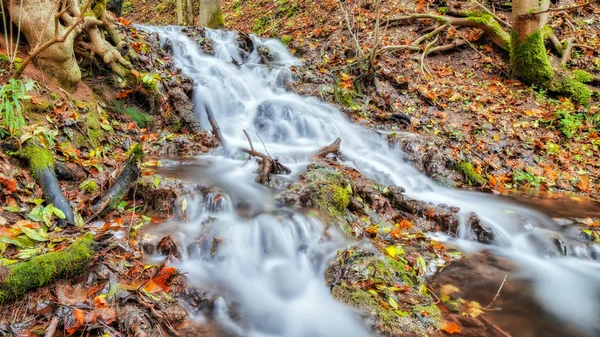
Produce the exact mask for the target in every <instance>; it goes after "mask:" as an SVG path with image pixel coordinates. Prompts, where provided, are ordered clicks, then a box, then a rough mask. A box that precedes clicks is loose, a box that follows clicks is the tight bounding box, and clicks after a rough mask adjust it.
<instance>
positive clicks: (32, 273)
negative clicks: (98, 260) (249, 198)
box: [0, 233, 94, 304]
mask: <svg viewBox="0 0 600 337" xmlns="http://www.w3.org/2000/svg"><path fill="white" fill-rule="evenodd" d="M93 252H94V236H93V235H92V234H91V233H88V234H86V235H85V236H84V237H82V238H80V239H77V240H76V241H75V242H73V244H71V246H69V247H67V248H66V249H64V250H62V251H60V252H52V253H47V254H43V255H39V256H35V257H33V258H31V260H29V261H26V262H21V263H16V264H12V265H9V266H6V267H0V304H4V303H5V302H7V301H12V300H15V299H17V298H18V297H20V296H22V295H24V294H26V293H27V292H28V291H29V290H32V289H35V288H38V287H42V286H44V285H46V284H49V283H51V282H52V281H54V280H56V279H58V278H63V277H71V276H74V275H77V274H78V273H80V272H82V271H83V270H85V268H86V266H87V265H88V262H89V261H90V260H91V258H92V255H93Z"/></svg>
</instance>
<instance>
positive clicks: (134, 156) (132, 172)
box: [92, 144, 144, 218]
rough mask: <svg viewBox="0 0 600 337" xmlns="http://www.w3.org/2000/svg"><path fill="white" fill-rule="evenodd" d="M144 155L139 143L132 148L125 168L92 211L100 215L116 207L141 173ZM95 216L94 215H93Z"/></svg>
mask: <svg viewBox="0 0 600 337" xmlns="http://www.w3.org/2000/svg"><path fill="white" fill-rule="evenodd" d="M143 157H144V151H143V150H142V147H141V146H140V145H139V144H136V145H135V146H133V148H132V149H131V155H130V156H129V159H127V164H126V165H125V168H124V169H123V171H122V172H121V174H119V177H118V178H117V180H116V181H115V183H114V184H113V185H112V186H111V187H110V189H109V190H108V191H107V192H106V194H104V195H103V196H102V197H101V198H100V200H98V201H97V202H96V203H95V204H94V205H93V206H92V212H93V214H94V216H95V215H100V214H102V213H104V212H107V211H109V210H111V209H113V208H115V207H116V206H117V205H118V204H119V202H121V200H122V199H123V197H124V196H125V194H127V192H128V191H129V188H130V187H131V185H133V183H134V182H135V181H136V180H137V178H138V177H139V175H140V168H139V166H138V164H139V162H140V161H141V160H142V158H143ZM92 218H93V217H92Z"/></svg>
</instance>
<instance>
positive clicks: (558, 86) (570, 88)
mask: <svg viewBox="0 0 600 337" xmlns="http://www.w3.org/2000/svg"><path fill="white" fill-rule="evenodd" d="M581 75H582V74H579V76H581ZM577 78H578V75H575V74H570V75H566V76H563V77H562V78H560V79H558V80H556V81H555V82H554V83H553V88H552V89H553V91H557V92H560V93H563V94H566V95H568V96H569V97H571V98H572V99H573V100H574V101H575V102H577V103H579V104H584V105H588V104H589V103H590V99H591V97H592V91H591V90H590V88H588V86H587V85H585V84H584V83H582V82H581V81H579V80H578V79H577ZM584 79H585V77H584Z"/></svg>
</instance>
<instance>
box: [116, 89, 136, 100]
mask: <svg viewBox="0 0 600 337" xmlns="http://www.w3.org/2000/svg"><path fill="white" fill-rule="evenodd" d="M132 92H133V90H131V89H130V90H123V91H121V92H120V93H118V94H117V95H116V97H117V99H124V98H127V96H129V95H130V94H131V93H132Z"/></svg>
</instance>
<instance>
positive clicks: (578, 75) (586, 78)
mask: <svg viewBox="0 0 600 337" xmlns="http://www.w3.org/2000/svg"><path fill="white" fill-rule="evenodd" d="M572 74H573V78H574V79H575V80H576V81H578V82H581V83H591V82H594V80H595V79H596V78H595V77H594V75H592V74H590V73H588V72H587V71H585V70H581V69H575V70H573V72H572Z"/></svg>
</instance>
